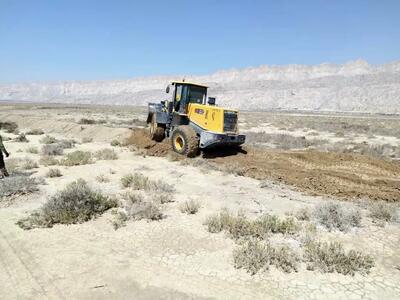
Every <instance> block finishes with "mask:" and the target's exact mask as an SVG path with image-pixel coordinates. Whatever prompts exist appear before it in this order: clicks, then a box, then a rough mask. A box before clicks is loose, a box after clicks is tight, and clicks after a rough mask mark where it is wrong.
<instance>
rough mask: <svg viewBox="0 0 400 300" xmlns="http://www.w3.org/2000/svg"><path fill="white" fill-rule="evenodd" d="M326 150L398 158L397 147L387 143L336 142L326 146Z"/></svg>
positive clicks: (399, 153) (399, 154) (399, 156)
mask: <svg viewBox="0 0 400 300" xmlns="http://www.w3.org/2000/svg"><path fill="white" fill-rule="evenodd" d="M326 149H327V150H328V151H332V152H338V153H357V154H362V155H368V156H372V157H377V158H400V152H399V150H398V149H399V147H396V146H392V145H389V144H383V145H370V144H367V143H357V144H355V143H352V144H349V143H346V142H336V143H334V144H333V145H330V146H328V147H327V148H326Z"/></svg>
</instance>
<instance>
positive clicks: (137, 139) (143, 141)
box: [126, 129, 171, 157]
mask: <svg viewBox="0 0 400 300" xmlns="http://www.w3.org/2000/svg"><path fill="white" fill-rule="evenodd" d="M126 143H127V144H128V145H134V146H136V147H137V148H139V149H145V150H146V153H147V154H148V155H151V156H159V157H162V156H166V155H167V153H168V152H169V151H170V150H171V146H170V144H169V143H168V140H166V139H165V140H164V141H163V142H162V143H157V142H155V141H153V140H151V139H150V136H149V133H148V131H147V130H146V129H133V130H132V133H131V135H130V136H129V137H128V138H127V140H126Z"/></svg>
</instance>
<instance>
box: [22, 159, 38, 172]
mask: <svg viewBox="0 0 400 300" xmlns="http://www.w3.org/2000/svg"><path fill="white" fill-rule="evenodd" d="M19 168H20V169H22V170H32V169H36V168H39V165H38V163H37V162H36V161H34V160H33V159H30V158H23V159H21V160H20V164H19Z"/></svg>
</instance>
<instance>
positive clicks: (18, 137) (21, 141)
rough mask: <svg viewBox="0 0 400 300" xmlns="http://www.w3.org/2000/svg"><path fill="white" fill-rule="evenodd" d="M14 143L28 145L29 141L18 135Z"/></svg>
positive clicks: (21, 134) (23, 135)
mask: <svg viewBox="0 0 400 300" xmlns="http://www.w3.org/2000/svg"><path fill="white" fill-rule="evenodd" d="M14 141H15V142H18V143H29V140H28V139H27V138H26V136H25V134H23V133H20V134H19V135H18V136H17V137H16V138H15V139H14Z"/></svg>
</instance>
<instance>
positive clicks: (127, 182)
mask: <svg viewBox="0 0 400 300" xmlns="http://www.w3.org/2000/svg"><path fill="white" fill-rule="evenodd" d="M121 184H122V186H123V187H125V188H127V187H130V188H132V189H134V190H146V191H152V192H163V193H173V192H175V188H174V187H173V186H172V185H170V184H167V183H165V182H163V181H161V180H150V179H149V178H148V177H146V176H144V175H143V174H140V173H133V174H127V175H125V176H123V177H122V178H121Z"/></svg>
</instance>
